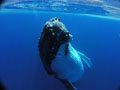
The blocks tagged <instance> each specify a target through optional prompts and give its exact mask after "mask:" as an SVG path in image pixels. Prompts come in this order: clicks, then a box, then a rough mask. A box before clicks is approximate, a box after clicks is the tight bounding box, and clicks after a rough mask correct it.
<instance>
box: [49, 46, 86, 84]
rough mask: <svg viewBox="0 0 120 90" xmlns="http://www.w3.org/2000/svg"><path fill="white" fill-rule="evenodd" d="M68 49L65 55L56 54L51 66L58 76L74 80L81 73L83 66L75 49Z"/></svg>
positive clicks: (78, 77)
mask: <svg viewBox="0 0 120 90" xmlns="http://www.w3.org/2000/svg"><path fill="white" fill-rule="evenodd" d="M69 50H70V51H69V53H68V55H67V56H64V55H63V56H56V58H55V59H54V60H53V61H52V64H51V68H52V70H53V71H54V72H56V73H57V76H58V77H59V78H61V79H66V80H69V81H71V82H75V81H77V80H79V79H80V78H81V76H82V75H83V72H84V67H83V63H82V61H81V58H80V56H79V54H78V53H77V51H74V50H75V49H74V50H72V49H71V48H70V49H69ZM58 54H59V53H58Z"/></svg>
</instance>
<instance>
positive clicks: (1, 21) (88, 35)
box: [0, 9, 120, 90]
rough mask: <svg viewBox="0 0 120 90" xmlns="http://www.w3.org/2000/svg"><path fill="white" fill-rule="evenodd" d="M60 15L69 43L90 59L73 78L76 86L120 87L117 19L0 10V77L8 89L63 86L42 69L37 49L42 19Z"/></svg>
mask: <svg viewBox="0 0 120 90" xmlns="http://www.w3.org/2000/svg"><path fill="white" fill-rule="evenodd" d="M53 17H59V18H61V21H62V22H63V23H64V24H65V25H66V27H67V29H68V30H69V32H70V33H71V34H72V35H73V41H72V45H73V46H74V47H75V48H76V49H77V50H79V51H81V52H83V53H85V54H86V55H87V56H88V57H89V58H91V61H92V63H93V65H92V68H90V69H88V68H87V67H86V66H85V73H84V76H83V77H82V79H81V80H79V81H78V82H76V86H77V87H78V88H79V90H118V88H120V70H119V69H120V64H119V63H120V19H119V18H113V17H107V16H97V15H89V14H77V13H76V14H75V13H64V12H50V11H29V10H19V11H18V10H17V9H15V10H12V9H11V10H2V11H1V12H0V80H1V81H2V83H3V85H4V86H5V87H6V88H7V89H8V90H66V89H65V88H64V86H63V85H62V83H61V82H59V81H58V80H56V79H55V78H54V77H52V76H49V75H47V73H46V72H45V70H44V68H43V66H42V63H41V60H40V57H39V52H38V38H39V37H40V33H41V31H42V28H43V26H44V23H45V22H46V21H48V20H49V19H50V18H53Z"/></svg>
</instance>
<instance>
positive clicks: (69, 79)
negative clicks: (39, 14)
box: [38, 17, 92, 90]
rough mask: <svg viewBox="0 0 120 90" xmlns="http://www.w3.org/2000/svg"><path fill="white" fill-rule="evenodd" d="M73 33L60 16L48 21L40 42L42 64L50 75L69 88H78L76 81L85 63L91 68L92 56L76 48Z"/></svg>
mask: <svg viewBox="0 0 120 90" xmlns="http://www.w3.org/2000/svg"><path fill="white" fill-rule="evenodd" d="M72 40H73V37H72V35H71V34H70V33H69V31H68V30H67V28H66V27H65V25H64V24H63V23H62V22H61V20H60V19H59V18H56V17H55V18H52V19H50V20H49V21H47V22H46V23H45V25H44V27H43V30H42V32H41V36H40V39H39V43H38V48H39V55H40V58H41V61H42V64H43V66H44V68H45V70H46V72H47V73H48V74H49V75H54V76H55V78H56V79H58V80H60V81H61V82H62V83H63V84H64V86H65V87H66V89H67V90H76V89H77V88H76V87H75V86H74V82H76V81H78V80H79V79H80V78H81V77H82V76H83V73H84V64H83V62H84V63H86V65H87V66H88V67H89V68H90V67H91V66H92V63H91V60H90V58H88V57H87V56H86V55H85V54H83V53H82V52H80V51H78V50H76V49H75V48H74V47H73V46H72V44H71V42H72Z"/></svg>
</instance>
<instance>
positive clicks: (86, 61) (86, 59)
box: [78, 51, 92, 68]
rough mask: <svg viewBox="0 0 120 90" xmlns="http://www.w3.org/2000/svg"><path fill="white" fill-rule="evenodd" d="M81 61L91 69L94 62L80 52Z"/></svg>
mask: <svg viewBox="0 0 120 90" xmlns="http://www.w3.org/2000/svg"><path fill="white" fill-rule="evenodd" d="M78 53H79V55H80V57H81V59H82V60H83V61H84V62H85V63H86V64H87V66H88V67H89V68H90V67H91V66H92V62H91V60H90V58H88V57H87V56H86V55H85V54H83V53H82V52H80V51H78Z"/></svg>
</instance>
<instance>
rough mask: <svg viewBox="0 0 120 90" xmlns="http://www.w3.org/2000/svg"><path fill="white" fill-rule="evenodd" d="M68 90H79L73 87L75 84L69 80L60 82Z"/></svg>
mask: <svg viewBox="0 0 120 90" xmlns="http://www.w3.org/2000/svg"><path fill="white" fill-rule="evenodd" d="M60 81H61V82H62V83H63V84H64V86H65V87H66V89H67V90H77V88H76V87H75V86H74V85H73V83H71V82H69V81H67V80H60Z"/></svg>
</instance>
